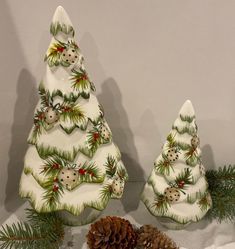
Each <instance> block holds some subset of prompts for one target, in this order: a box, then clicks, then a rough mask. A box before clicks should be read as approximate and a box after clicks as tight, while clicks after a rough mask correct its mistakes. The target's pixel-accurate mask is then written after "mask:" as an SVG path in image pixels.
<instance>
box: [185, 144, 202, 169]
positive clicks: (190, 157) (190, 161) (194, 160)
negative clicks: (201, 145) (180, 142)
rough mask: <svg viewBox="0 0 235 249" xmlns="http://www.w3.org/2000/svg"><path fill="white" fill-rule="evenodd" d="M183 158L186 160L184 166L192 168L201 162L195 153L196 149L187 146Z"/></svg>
mask: <svg viewBox="0 0 235 249" xmlns="http://www.w3.org/2000/svg"><path fill="white" fill-rule="evenodd" d="M184 157H185V159H186V164H187V165H189V166H193V167H194V166H196V165H197V164H198V163H199V162H200V160H201V159H200V156H199V155H198V153H197V148H194V147H193V146H189V148H188V149H187V150H186V151H185V153H184Z"/></svg>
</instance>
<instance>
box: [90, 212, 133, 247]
mask: <svg viewBox="0 0 235 249" xmlns="http://www.w3.org/2000/svg"><path fill="white" fill-rule="evenodd" d="M136 241H137V234H136V232H135V231H134V229H133V227H132V225H131V223H130V222H129V221H127V220H125V219H122V218H119V217H110V216H107V217H105V218H102V219H100V220H98V221H97V222H95V223H94V224H92V225H91V228H90V231H89V233H88V234H87V244H88V246H89V248H90V249H134V248H135V246H136Z"/></svg>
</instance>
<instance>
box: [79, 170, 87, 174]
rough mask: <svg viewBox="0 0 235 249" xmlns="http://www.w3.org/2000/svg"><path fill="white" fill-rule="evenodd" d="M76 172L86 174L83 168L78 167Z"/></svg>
mask: <svg viewBox="0 0 235 249" xmlns="http://www.w3.org/2000/svg"><path fill="white" fill-rule="evenodd" d="M78 173H79V174H81V175H85V174H86V170H85V169H79V170H78Z"/></svg>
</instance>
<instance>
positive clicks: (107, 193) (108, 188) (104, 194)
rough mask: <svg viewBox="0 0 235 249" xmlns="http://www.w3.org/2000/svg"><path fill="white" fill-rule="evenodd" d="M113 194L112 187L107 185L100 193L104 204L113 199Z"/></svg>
mask: <svg viewBox="0 0 235 249" xmlns="http://www.w3.org/2000/svg"><path fill="white" fill-rule="evenodd" d="M112 193H113V189H112V186H111V185H110V184H106V185H105V186H104V187H103V188H102V189H101V191H100V198H101V201H102V202H103V203H107V202H108V201H109V199H110V198H111V196H112Z"/></svg>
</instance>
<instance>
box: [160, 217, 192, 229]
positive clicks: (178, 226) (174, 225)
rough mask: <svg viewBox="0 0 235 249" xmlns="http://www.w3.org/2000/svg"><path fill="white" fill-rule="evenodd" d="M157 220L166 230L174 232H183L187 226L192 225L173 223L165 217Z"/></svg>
mask: <svg viewBox="0 0 235 249" xmlns="http://www.w3.org/2000/svg"><path fill="white" fill-rule="evenodd" d="M157 220H158V221H159V222H160V223H161V224H162V225H163V226H164V227H166V228H168V229H172V230H181V229H184V228H185V227H186V226H188V225H189V224H190V222H188V223H186V224H181V223H178V222H175V221H173V220H172V219H170V218H165V217H158V218H157Z"/></svg>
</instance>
